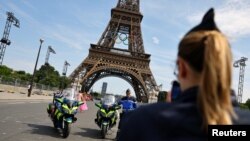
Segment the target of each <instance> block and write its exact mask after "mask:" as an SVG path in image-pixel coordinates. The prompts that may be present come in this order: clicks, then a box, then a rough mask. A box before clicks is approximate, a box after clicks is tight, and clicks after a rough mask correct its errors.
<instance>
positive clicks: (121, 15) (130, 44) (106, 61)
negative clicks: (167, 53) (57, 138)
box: [69, 0, 158, 102]
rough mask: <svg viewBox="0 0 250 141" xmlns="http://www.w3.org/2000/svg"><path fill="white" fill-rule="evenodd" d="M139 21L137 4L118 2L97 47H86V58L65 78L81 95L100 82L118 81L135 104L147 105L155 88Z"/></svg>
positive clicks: (127, 0) (137, 0) (136, 1)
mask: <svg viewBox="0 0 250 141" xmlns="http://www.w3.org/2000/svg"><path fill="white" fill-rule="evenodd" d="M142 18H143V15H142V14H141V13H140V0H119V1H118V3H117V5H116V7H115V8H113V9H111V19H110V21H109V23H108V25H107V27H106V29H105V30H104V32H103V34H102V35H101V38H100V39H99V41H98V43H97V44H90V48H89V54H88V56H87V58H85V59H84V60H83V61H82V63H81V64H80V65H79V66H78V67H77V68H76V69H75V70H74V71H73V72H72V73H71V75H70V76H69V78H70V79H71V80H72V81H73V82H75V84H79V83H80V84H81V85H82V88H81V90H82V91H89V90H90V88H91V87H92V86H93V84H94V83H95V82H96V81H98V80H99V79H101V78H104V77H109V76H115V77H119V78H122V79H124V80H125V81H127V82H128V83H129V84H130V85H131V86H132V87H133V89H134V91H135V95H136V98H137V100H138V101H142V102H148V98H149V96H150V94H151V93H153V92H155V91H158V86H157V84H156V82H155V79H154V77H153V74H152V72H151V70H150V68H149V64H150V54H146V53H145V51H144V45H143V39H142V33H141V21H142ZM117 45H118V47H115V46H117ZM121 45H123V46H124V45H125V46H126V49H123V48H119V46H121Z"/></svg>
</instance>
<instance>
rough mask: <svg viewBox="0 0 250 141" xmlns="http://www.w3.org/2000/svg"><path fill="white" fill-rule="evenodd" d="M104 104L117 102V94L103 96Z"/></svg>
mask: <svg viewBox="0 0 250 141" xmlns="http://www.w3.org/2000/svg"><path fill="white" fill-rule="evenodd" d="M102 104H104V105H113V104H115V96H113V95H105V96H104V97H103V100H102Z"/></svg>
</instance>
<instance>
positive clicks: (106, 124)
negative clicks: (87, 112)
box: [95, 95, 121, 139]
mask: <svg viewBox="0 0 250 141" xmlns="http://www.w3.org/2000/svg"><path fill="white" fill-rule="evenodd" d="M95 105H96V106H97V107H98V108H99V110H98V111H97V119H95V122H96V124H97V125H98V126H99V127H100V128H101V136H102V138H103V139H104V138H106V135H107V132H108V130H110V129H111V128H112V127H114V126H115V125H116V121H117V119H118V111H117V110H118V109H120V108H121V106H119V105H117V104H116V103H115V97H114V96H113V95H105V96H104V98H103V100H102V103H95Z"/></svg>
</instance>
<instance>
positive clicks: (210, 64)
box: [198, 31, 235, 127]
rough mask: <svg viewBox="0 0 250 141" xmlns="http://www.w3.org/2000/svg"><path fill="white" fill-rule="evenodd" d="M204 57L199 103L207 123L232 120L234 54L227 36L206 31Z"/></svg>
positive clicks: (228, 122) (227, 122)
mask: <svg viewBox="0 0 250 141" xmlns="http://www.w3.org/2000/svg"><path fill="white" fill-rule="evenodd" d="M203 33H205V37H203V38H204V40H203V43H204V61H203V69H202V72H201V83H200V86H199V88H200V89H199V95H198V103H199V108H200V109H201V112H202V114H203V118H204V119H203V121H204V126H205V127H207V125H216V124H232V117H233V116H235V114H234V112H233V107H232V103H231V98H230V96H231V94H230V89H231V75H232V62H231V61H232V55H231V51H230V47H229V44H228V41H227V39H226V38H225V37H224V36H223V35H222V34H221V33H219V32H217V31H207V32H204V31H203Z"/></svg>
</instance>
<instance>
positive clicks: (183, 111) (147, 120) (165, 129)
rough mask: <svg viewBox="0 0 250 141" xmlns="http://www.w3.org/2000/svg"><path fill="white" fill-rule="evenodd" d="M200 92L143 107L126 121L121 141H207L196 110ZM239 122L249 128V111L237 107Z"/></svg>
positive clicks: (185, 94)
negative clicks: (174, 100)
mask: <svg viewBox="0 0 250 141" xmlns="http://www.w3.org/2000/svg"><path fill="white" fill-rule="evenodd" d="M197 93H198V88H197V87H193V88H190V89H188V90H186V91H185V92H183V93H182V94H181V95H180V97H179V98H178V99H176V102H175V103H155V104H151V105H146V106H141V107H139V108H137V109H136V110H134V111H132V112H130V113H128V114H127V115H126V117H124V122H126V124H124V125H123V126H122V128H121V134H120V136H119V139H118V141H179V140H180V141H182V140H185V141H189V140H190V141H196V140H197V141H198V140H207V134H206V132H205V131H204V130H202V116H201V113H200V112H199V109H198V107H197ZM235 112H236V114H237V115H238V117H239V119H238V120H236V121H234V124H250V111H245V110H241V109H239V107H235Z"/></svg>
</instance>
